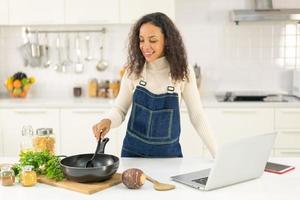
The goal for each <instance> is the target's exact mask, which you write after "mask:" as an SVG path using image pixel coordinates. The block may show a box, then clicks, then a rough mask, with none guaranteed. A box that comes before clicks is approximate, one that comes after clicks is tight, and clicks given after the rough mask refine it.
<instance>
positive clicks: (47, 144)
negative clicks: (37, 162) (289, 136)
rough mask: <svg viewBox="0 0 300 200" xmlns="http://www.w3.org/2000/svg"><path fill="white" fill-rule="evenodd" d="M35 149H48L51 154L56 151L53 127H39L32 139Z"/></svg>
mask: <svg viewBox="0 0 300 200" xmlns="http://www.w3.org/2000/svg"><path fill="white" fill-rule="evenodd" d="M32 144H33V149H34V151H37V152H39V151H48V152H49V153H51V154H54V152H55V136H54V134H53V129H52V128H39V129H37V130H36V135H35V136H34V137H33V139H32Z"/></svg>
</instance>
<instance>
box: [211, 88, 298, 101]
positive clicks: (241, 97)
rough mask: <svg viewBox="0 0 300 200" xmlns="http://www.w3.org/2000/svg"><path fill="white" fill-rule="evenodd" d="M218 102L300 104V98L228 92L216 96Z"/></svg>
mask: <svg viewBox="0 0 300 200" xmlns="http://www.w3.org/2000/svg"><path fill="white" fill-rule="evenodd" d="M216 99H217V101H218V102H229V103H230V102H281V103H288V102H300V98H299V97H297V96H294V95H289V94H284V93H272V92H253V91H252V92H248V91H239V92H235V91H227V92H225V93H220V94H216Z"/></svg>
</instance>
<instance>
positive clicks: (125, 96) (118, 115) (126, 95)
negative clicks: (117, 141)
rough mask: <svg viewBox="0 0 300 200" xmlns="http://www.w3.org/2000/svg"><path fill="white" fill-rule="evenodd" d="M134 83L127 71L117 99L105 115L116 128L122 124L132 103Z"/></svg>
mask: <svg viewBox="0 0 300 200" xmlns="http://www.w3.org/2000/svg"><path fill="white" fill-rule="evenodd" d="M132 94H133V84H132V82H131V80H130V79H129V77H128V73H127V72H125V74H124V76H123V78H122V80H121V86H120V91H119V94H118V96H117V98H116V99H115V102H114V105H113V107H112V109H111V110H110V111H109V112H108V113H107V114H106V115H105V116H104V118H108V119H110V120H111V127H112V128H116V127H118V126H120V125H121V124H122V122H123V121H124V119H125V116H126V114H127V112H128V109H129V107H130V105H131V103H132Z"/></svg>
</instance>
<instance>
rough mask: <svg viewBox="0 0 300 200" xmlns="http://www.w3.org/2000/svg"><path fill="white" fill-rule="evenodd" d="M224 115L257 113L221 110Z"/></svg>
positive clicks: (254, 111) (252, 111) (252, 112)
mask: <svg viewBox="0 0 300 200" xmlns="http://www.w3.org/2000/svg"><path fill="white" fill-rule="evenodd" d="M222 113H224V114H254V113H257V111H256V110H223V111H222Z"/></svg>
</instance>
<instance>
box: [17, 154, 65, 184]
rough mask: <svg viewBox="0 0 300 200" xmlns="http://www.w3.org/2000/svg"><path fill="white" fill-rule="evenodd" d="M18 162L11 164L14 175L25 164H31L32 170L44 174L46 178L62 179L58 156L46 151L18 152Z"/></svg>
mask: <svg viewBox="0 0 300 200" xmlns="http://www.w3.org/2000/svg"><path fill="white" fill-rule="evenodd" d="M19 161H20V164H16V165H14V166H13V170H14V172H15V174H16V175H18V174H19V173H20V169H21V168H22V167H23V166H25V165H32V166H33V170H34V171H35V172H36V173H37V174H38V175H45V176H46V177H47V178H50V179H54V180H56V181H61V180H63V179H64V175H63V171H62V168H61V166H60V164H59V158H58V157H56V156H55V155H51V154H49V152H47V151H42V152H33V151H27V152H22V153H21V154H20V160H19Z"/></svg>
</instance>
